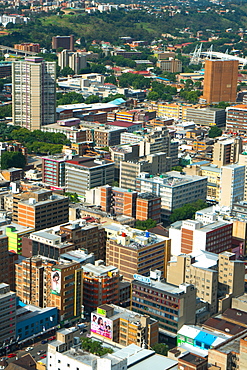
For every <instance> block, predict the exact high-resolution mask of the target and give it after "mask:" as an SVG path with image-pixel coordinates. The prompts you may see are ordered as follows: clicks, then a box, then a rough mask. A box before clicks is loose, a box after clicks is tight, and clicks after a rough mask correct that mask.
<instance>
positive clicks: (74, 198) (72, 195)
mask: <svg viewBox="0 0 247 370" xmlns="http://www.w3.org/2000/svg"><path fill="white" fill-rule="evenodd" d="M64 195H66V196H67V197H68V198H69V200H70V202H73V203H79V202H80V200H79V197H78V194H77V193H71V192H69V191H67V192H65V193H64Z"/></svg>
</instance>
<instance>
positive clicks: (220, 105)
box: [213, 101, 231, 109]
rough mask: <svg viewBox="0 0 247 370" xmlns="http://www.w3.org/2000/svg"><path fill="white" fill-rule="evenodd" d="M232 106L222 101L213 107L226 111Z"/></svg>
mask: <svg viewBox="0 0 247 370" xmlns="http://www.w3.org/2000/svg"><path fill="white" fill-rule="evenodd" d="M230 105H231V104H230V103H227V102H226V101H220V102H219V103H218V104H214V105H213V107H214V108H221V109H226V108H227V107H229V106H230Z"/></svg>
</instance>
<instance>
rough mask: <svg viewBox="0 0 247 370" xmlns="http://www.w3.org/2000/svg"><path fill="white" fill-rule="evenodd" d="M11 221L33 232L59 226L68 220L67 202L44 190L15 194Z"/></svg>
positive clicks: (65, 198) (59, 196)
mask: <svg viewBox="0 0 247 370" xmlns="http://www.w3.org/2000/svg"><path fill="white" fill-rule="evenodd" d="M12 219H13V222H16V223H18V224H20V225H22V226H29V227H33V228H35V230H41V229H44V228H46V227H51V226H54V225H59V224H62V223H65V222H67V221H68V219H69V200H68V198H67V197H64V196H62V195H58V194H52V191H50V190H45V189H42V190H37V191H32V192H31V191H30V192H24V193H21V194H15V195H14V196H13V216H12Z"/></svg>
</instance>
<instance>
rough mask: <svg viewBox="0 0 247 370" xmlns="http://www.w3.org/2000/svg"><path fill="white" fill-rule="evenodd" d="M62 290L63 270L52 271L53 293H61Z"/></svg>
mask: <svg viewBox="0 0 247 370" xmlns="http://www.w3.org/2000/svg"><path fill="white" fill-rule="evenodd" d="M60 292H61V271H59V270H53V271H52V272H51V293H52V294H56V295H60Z"/></svg>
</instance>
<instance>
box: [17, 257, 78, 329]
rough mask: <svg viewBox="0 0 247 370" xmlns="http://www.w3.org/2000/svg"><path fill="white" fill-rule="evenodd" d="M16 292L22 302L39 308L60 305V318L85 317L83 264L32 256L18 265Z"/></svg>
mask: <svg viewBox="0 0 247 370" xmlns="http://www.w3.org/2000/svg"><path fill="white" fill-rule="evenodd" d="M15 268H16V293H17V295H18V297H19V298H20V299H21V301H22V302H24V303H26V304H33V305H34V306H38V307H57V308H58V310H59V314H60V320H61V321H62V322H63V323H65V324H66V323H67V322H68V321H67V320H71V319H75V318H79V317H81V313H82V268H81V266H80V263H77V262H69V261H68V262H67V261H63V263H58V262H57V261H54V260H49V259H45V258H44V259H43V258H41V257H32V258H27V259H25V260H23V261H22V262H20V263H18V264H16V265H15Z"/></svg>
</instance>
